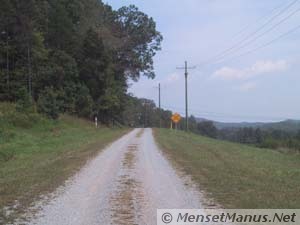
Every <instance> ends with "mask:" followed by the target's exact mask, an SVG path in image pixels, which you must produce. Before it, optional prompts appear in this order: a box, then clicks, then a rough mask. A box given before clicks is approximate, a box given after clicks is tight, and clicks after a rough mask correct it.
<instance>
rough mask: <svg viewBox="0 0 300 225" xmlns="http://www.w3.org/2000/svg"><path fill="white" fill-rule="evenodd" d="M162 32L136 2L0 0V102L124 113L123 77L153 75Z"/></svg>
mask: <svg viewBox="0 0 300 225" xmlns="http://www.w3.org/2000/svg"><path fill="white" fill-rule="evenodd" d="M161 41H162V35H161V34H160V33H159V32H158V31H157V30H156V24H155V22H154V20H153V19H152V18H150V17H149V16H148V15H146V14H144V13H143V12H141V11H139V10H138V9H137V8H136V7H135V6H129V7H123V8H120V9H119V10H117V11H115V10H113V9H112V8H111V7H110V6H109V5H106V4H104V3H102V2H101V1H99V0H85V1H81V0H26V1H18V0H2V1H1V7H0V46H1V48H0V101H10V102H17V103H19V105H20V106H21V107H20V108H21V109H22V110H25V111H26V110H29V111H30V110H35V109H37V110H38V111H39V112H41V113H44V114H46V115H48V116H49V117H51V118H54V119H55V118H57V117H58V115H59V113H64V112H67V113H70V114H76V115H79V116H81V117H93V116H95V115H98V117H99V118H100V120H102V121H103V122H107V121H110V120H111V119H112V118H122V117H124V115H123V113H122V112H123V111H124V110H125V106H126V105H128V101H132V98H131V97H130V96H128V95H127V88H128V81H129V80H134V81H137V80H138V79H139V77H140V76H146V77H149V78H154V76H155V74H154V70H153V57H154V55H155V53H156V51H158V50H160V44H161Z"/></svg>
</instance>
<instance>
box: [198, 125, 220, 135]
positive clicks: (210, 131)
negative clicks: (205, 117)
mask: <svg viewBox="0 0 300 225" xmlns="http://www.w3.org/2000/svg"><path fill="white" fill-rule="evenodd" d="M197 132H198V133H199V134H201V135H204V136H207V137H211V138H216V137H217V135H218V130H217V128H216V127H215V125H214V123H213V122H212V121H203V122H200V123H198V124H197Z"/></svg>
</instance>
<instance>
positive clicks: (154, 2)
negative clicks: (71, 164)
mask: <svg viewBox="0 0 300 225" xmlns="http://www.w3.org/2000/svg"><path fill="white" fill-rule="evenodd" d="M106 2H107V3H109V4H110V5H112V6H113V8H114V9H117V8H119V7H121V6H124V5H130V4H134V5H136V6H137V7H138V8H139V9H140V10H141V11H143V12H145V13H147V14H148V15H150V16H151V17H153V18H154V20H155V21H156V23H157V29H158V30H159V31H160V32H161V33H162V35H163V36H164V41H163V43H162V51H161V52H159V53H158V54H157V56H156V57H155V72H156V78H155V79H154V80H148V79H145V78H142V79H141V80H140V81H139V82H138V83H135V84H133V85H132V87H131V88H130V92H132V93H133V94H134V95H135V96H137V97H145V98H149V99H153V100H155V101H156V102H157V99H158V97H157V95H158V94H157V93H158V91H157V89H156V88H155V86H157V85H158V83H159V82H160V83H161V85H162V106H163V107H164V108H166V109H171V110H173V111H176V112H179V113H181V114H183V115H184V75H183V71H181V70H177V69H176V67H178V66H183V64H184V61H185V60H187V61H188V63H189V65H190V66H194V65H196V66H197V68H196V69H194V70H190V73H189V106H190V113H191V114H193V115H195V116H197V117H204V118H208V119H213V120H218V121H226V122H229V121H232V122H237V121H279V120H282V119H287V118H292V119H300V85H299V84H300V73H299V69H300V58H299V57H300V1H297V0H226V1H225V0H185V1H179V0H151V1H150V0H119V1H117V0H107V1H106ZM297 26H299V29H296V30H295V29H294V28H296V27H297ZM291 30H292V31H293V32H290V33H289V34H288V35H284V34H285V33H287V32H289V31H291ZM279 37H281V38H279ZM278 38H279V39H278ZM277 39H278V40H277ZM273 40H277V41H275V42H272V41H273ZM264 45H267V46H266V47H264V48H261V46H264ZM226 50H227V51H226ZM224 51H225V52H224ZM246 53H247V54H246Z"/></svg>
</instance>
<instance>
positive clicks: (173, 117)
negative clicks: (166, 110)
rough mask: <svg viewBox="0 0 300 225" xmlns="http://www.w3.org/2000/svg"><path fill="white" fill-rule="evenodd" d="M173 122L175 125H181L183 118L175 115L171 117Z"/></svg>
mask: <svg viewBox="0 0 300 225" xmlns="http://www.w3.org/2000/svg"><path fill="white" fill-rule="evenodd" d="M171 120H172V121H173V122H174V123H179V121H180V120H181V116H180V115H179V114H178V113H174V114H173V115H172V117H171Z"/></svg>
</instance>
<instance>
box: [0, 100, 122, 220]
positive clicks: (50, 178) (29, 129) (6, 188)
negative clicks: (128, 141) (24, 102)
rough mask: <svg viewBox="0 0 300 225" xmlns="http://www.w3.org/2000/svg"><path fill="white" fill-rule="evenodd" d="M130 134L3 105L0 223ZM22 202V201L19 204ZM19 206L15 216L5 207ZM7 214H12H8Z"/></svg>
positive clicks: (0, 119)
mask: <svg viewBox="0 0 300 225" xmlns="http://www.w3.org/2000/svg"><path fill="white" fill-rule="evenodd" d="M127 131H128V130H127V129H110V128H104V127H102V128H98V129H96V128H95V127H94V125H93V124H92V123H90V122H87V121H85V120H80V119H78V118H74V117H70V116H62V117H61V118H60V119H59V120H58V121H53V120H48V119H45V118H43V117H41V116H39V115H37V114H30V115H26V114H22V113H17V112H15V110H14V105H11V104H2V103H1V105H0V221H1V217H2V218H5V220H4V221H9V220H11V219H13V218H15V217H16V216H17V215H18V214H19V213H22V212H23V210H24V209H25V208H26V207H28V206H29V205H30V204H31V203H32V202H33V201H34V200H36V199H37V197H38V196H39V195H40V194H44V193H48V192H50V191H53V190H54V189H55V188H56V187H58V186H59V185H61V184H63V183H64V181H65V180H66V179H67V178H68V177H69V176H71V175H72V174H74V173H75V172H76V171H77V170H78V169H79V168H80V167H81V166H83V165H84V163H85V162H86V161H87V160H88V159H89V158H91V157H93V156H94V155H95V154H96V153H97V152H99V150H101V149H102V148H103V147H105V145H107V144H108V143H110V142H112V141H113V140H115V139H116V138H118V137H120V136H121V135H123V134H125V133H126V132H127ZM15 200H17V202H16V201H15ZM4 206H5V207H7V206H8V207H13V206H15V207H16V209H15V210H14V211H15V212H14V213H12V214H11V215H9V216H8V215H6V214H5V213H4V210H3V207H4ZM5 211H6V212H7V210H5ZM0 223H1V222H0Z"/></svg>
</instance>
